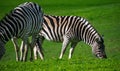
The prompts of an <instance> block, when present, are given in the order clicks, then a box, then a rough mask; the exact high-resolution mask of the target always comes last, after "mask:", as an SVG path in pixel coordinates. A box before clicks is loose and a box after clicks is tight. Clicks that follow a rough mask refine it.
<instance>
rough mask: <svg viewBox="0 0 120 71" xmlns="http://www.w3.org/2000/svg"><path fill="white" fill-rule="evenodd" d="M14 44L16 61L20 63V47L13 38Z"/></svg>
mask: <svg viewBox="0 0 120 71" xmlns="http://www.w3.org/2000/svg"><path fill="white" fill-rule="evenodd" d="M12 42H13V44H14V48H15V53H16V61H19V45H18V43H17V38H13V39H12Z"/></svg>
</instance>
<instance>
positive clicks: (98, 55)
mask: <svg viewBox="0 0 120 71" xmlns="http://www.w3.org/2000/svg"><path fill="white" fill-rule="evenodd" d="M96 57H98V58H100V59H104V58H105V59H106V58H107V56H106V55H100V54H97V55H96Z"/></svg>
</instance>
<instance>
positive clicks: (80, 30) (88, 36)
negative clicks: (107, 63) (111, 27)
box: [35, 15, 106, 59]
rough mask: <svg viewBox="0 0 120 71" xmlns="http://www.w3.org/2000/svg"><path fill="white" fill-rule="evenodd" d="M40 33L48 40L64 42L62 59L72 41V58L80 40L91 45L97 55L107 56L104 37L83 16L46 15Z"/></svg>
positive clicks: (70, 53)
mask: <svg viewBox="0 0 120 71" xmlns="http://www.w3.org/2000/svg"><path fill="white" fill-rule="evenodd" d="M40 35H41V36H42V37H43V38H46V39H47V40H50V41H55V42H62V43H63V44H62V49H61V54H60V57H59V58H60V59H61V58H62V57H63V54H64V52H65V49H66V47H67V45H68V44H69V43H71V48H70V52H69V59H70V58H71V56H72V53H73V51H74V48H75V46H76V45H77V43H78V42H79V41H84V42H85V43H86V44H88V45H90V46H91V47H92V52H93V53H94V54H95V55H96V56H97V57H99V58H106V54H105V49H104V48H105V47H104V41H103V39H102V37H101V36H100V34H99V33H98V32H97V31H96V30H95V29H94V27H93V26H92V25H91V24H90V23H89V22H88V21H87V20H86V19H84V18H82V17H78V16H51V15H44V23H43V28H42V30H41V31H40ZM42 41H43V40H42ZM42 41H41V42H42ZM35 56H36V54H35Z"/></svg>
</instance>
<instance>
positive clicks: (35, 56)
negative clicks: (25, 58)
mask: <svg viewBox="0 0 120 71" xmlns="http://www.w3.org/2000/svg"><path fill="white" fill-rule="evenodd" d="M33 51H34V59H35V60H37V45H36V46H35V47H34V48H33Z"/></svg>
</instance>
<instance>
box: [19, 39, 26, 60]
mask: <svg viewBox="0 0 120 71" xmlns="http://www.w3.org/2000/svg"><path fill="white" fill-rule="evenodd" d="M24 47H25V44H24V41H22V42H21V47H20V53H21V56H20V61H23V53H24Z"/></svg>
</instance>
